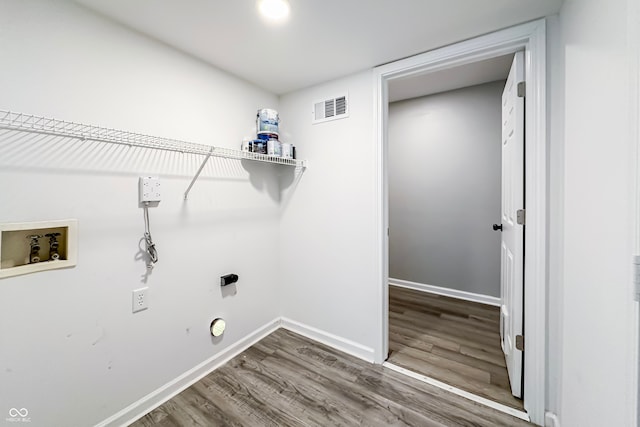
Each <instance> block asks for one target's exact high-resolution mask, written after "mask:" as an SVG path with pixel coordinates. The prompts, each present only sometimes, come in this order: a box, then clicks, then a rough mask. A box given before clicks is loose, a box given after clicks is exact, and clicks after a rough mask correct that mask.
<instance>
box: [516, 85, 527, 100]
mask: <svg viewBox="0 0 640 427" xmlns="http://www.w3.org/2000/svg"><path fill="white" fill-rule="evenodd" d="M526 94H527V82H520V83H518V98H524V97H525V95H526Z"/></svg>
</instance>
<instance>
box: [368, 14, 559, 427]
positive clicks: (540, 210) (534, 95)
mask: <svg viewBox="0 0 640 427" xmlns="http://www.w3.org/2000/svg"><path fill="white" fill-rule="evenodd" d="M518 50H522V51H524V52H525V76H526V81H527V84H526V97H525V108H526V110H525V122H526V129H525V140H526V141H527V143H526V146H525V205H526V211H527V214H526V227H525V247H524V248H525V253H526V258H525V264H524V266H525V273H524V283H525V287H524V300H525V307H524V308H525V309H524V330H525V346H526V350H525V355H524V364H523V370H524V407H525V410H526V411H527V412H528V414H529V417H530V418H531V421H532V422H534V423H536V424H539V425H544V413H545V403H546V383H547V374H546V317H547V316H546V311H547V304H546V294H547V292H546V291H547V289H546V287H547V215H548V214H547V192H548V190H547V144H548V142H547V105H546V97H547V86H546V21H545V20H544V19H540V20H537V21H533V22H529V23H525V24H521V25H517V26H514V27H511V28H507V29H504V30H499V31H496V32H494V33H490V34H487V35H484V36H480V37H476V38H473V39H469V40H466V41H463V42H460V43H455V44H452V45H449V46H445V47H442V48H439V49H435V50H432V51H429V52H426V53H423V54H420V55H416V56H412V57H410V58H406V59H402V60H399V61H396V62H392V63H389V64H385V65H381V66H379V67H376V68H375V69H374V70H373V91H374V92H373V96H374V114H373V116H374V140H375V147H374V148H375V151H376V163H375V177H376V205H375V206H376V213H375V226H376V259H375V265H376V269H377V271H376V275H377V277H378V278H379V282H378V283H377V285H376V286H377V288H378V303H379V307H378V308H379V310H378V313H379V317H378V319H377V327H379V331H380V333H379V335H378V339H377V343H376V346H375V348H374V358H375V362H376V363H383V362H384V361H385V360H386V358H387V357H388V353H389V299H388V294H389V287H388V286H389V285H388V283H389V241H388V240H389V239H388V227H389V199H388V169H387V168H388V166H387V154H388V132H387V123H388V107H389V102H388V82H389V81H390V80H393V79H397V78H404V77H410V76H413V75H418V74H424V73H429V72H436V71H441V70H445V69H448V68H452V67H456V66H460V65H465V64H470V63H473V62H477V61H482V60H485V59H490V58H493V57H496V56H501V55H506V54H509V53H514V52H516V51H518Z"/></svg>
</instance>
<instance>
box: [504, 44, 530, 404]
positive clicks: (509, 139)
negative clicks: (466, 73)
mask: <svg viewBox="0 0 640 427" xmlns="http://www.w3.org/2000/svg"><path fill="white" fill-rule="evenodd" d="M523 81H524V53H523V52H518V53H516V55H515V58H514V59H513V64H512V65H511V71H510V72H509V77H508V78H507V84H506V85H505V88H504V92H503V93H502V208H501V216H502V234H501V235H502V242H501V258H500V259H501V273H500V289H501V298H502V305H501V311H500V337H501V340H502V350H503V351H504V355H505V358H506V362H507V371H508V372H509V382H510V383H511V392H512V394H513V395H514V396H516V397H520V398H521V397H522V351H520V350H518V349H517V348H516V337H517V336H518V335H522V323H523V322H522V319H523V298H522V295H523V292H524V289H523V284H524V279H523V272H524V225H522V224H519V223H518V218H517V216H518V210H520V209H524V207H525V206H524V98H523V97H519V96H518V83H520V82H523ZM522 222H523V221H522Z"/></svg>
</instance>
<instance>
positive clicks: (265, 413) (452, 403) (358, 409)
mask: <svg viewBox="0 0 640 427" xmlns="http://www.w3.org/2000/svg"><path fill="white" fill-rule="evenodd" d="M388 425H392V426H434V427H440V426H527V425H530V424H529V423H526V422H524V421H522V420H519V419H517V418H514V417H511V416H509V415H506V414H504V413H501V412H498V411H495V410H493V409H491V408H487V407H485V406H482V405H479V404H477V403H475V402H472V401H470V400H467V399H465V398H463V397H460V396H457V395H454V394H451V393H448V392H446V391H444V390H441V389H439V388H437V387H433V386H431V385H429V384H424V383H422V382H420V381H417V380H414V379H413V378H409V377H407V376H405V375H402V374H399V373H397V372H394V371H392V370H389V369H387V368H383V367H382V366H380V365H374V364H370V363H367V362H365V361H362V360H360V359H357V358H355V357H352V356H349V355H347V354H344V353H341V352H339V351H337V350H335V349H332V348H331V347H328V346H325V345H323V344H319V343H317V342H315V341H312V340H309V339H307V338H304V337H302V336H300V335H297V334H295V333H293V332H290V331H287V330H285V329H279V330H278V331H276V332H274V333H273V334H271V335H269V336H268V337H266V338H265V339H263V340H262V341H260V342H259V343H257V344H255V345H254V346H253V347H251V348H249V349H248V350H246V351H245V352H243V353H242V354H240V355H238V356H237V357H235V358H234V359H232V360H231V361H229V362H228V363H226V364H225V365H224V366H222V367H220V368H219V369H217V370H216V371H214V372H212V373H211V374H209V375H207V376H206V377H205V378H203V379H202V380H200V381H199V382H197V383H196V384H194V385H193V386H191V387H189V388H188V389H186V390H185V391H183V392H182V393H180V394H179V395H177V396H175V397H174V398H173V399H171V400H169V401H167V402H166V403H164V404H163V405H161V406H160V407H158V408H156V409H155V410H153V411H151V412H150V413H148V414H147V415H145V416H144V417H142V418H141V419H139V420H138V421H136V422H135V423H134V424H133V426H135V427H146V426H162V427H168V426H251V427H253V426H323V427H328V426H388Z"/></svg>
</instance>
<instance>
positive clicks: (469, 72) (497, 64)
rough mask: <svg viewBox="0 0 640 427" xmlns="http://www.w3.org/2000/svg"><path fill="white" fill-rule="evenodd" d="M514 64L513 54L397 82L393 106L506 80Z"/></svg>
mask: <svg viewBox="0 0 640 427" xmlns="http://www.w3.org/2000/svg"><path fill="white" fill-rule="evenodd" d="M512 62H513V54H509V55H504V56H498V57H496V58H491V59H487V60H484V61H479V62H472V63H471V64H466V65H461V66H459V67H455V68H447V69H446V70H442V71H436V72H431V73H425V74H422V75H418V76H411V77H406V78H399V79H393V80H390V81H389V102H396V101H402V100H405V99H409V98H418V97H420V96H426V95H432V94H434V93H439V92H446V91H448V90H455V89H460V88H463V87H468V86H475V85H479V84H483V83H489V82H495V81H497V80H506V79H507V77H508V76H509V70H510V69H511V63H512Z"/></svg>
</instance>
